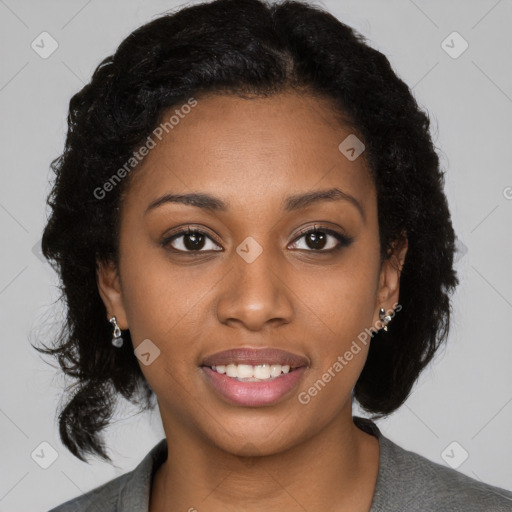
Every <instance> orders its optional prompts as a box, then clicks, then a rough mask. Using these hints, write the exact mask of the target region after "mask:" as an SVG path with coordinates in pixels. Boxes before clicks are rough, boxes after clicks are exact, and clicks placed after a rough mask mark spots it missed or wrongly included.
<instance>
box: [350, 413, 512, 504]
mask: <svg viewBox="0 0 512 512" xmlns="http://www.w3.org/2000/svg"><path fill="white" fill-rule="evenodd" d="M354 422H355V424H356V425H357V426H358V427H359V428H361V429H362V430H363V431H365V432H367V433H369V434H372V435H374V436H376V437H377V438H378V439H379V445H380V457H379V472H378V476H377V485H376V488H375V493H374V497H373V501H372V506H371V509H370V512H484V511H485V512H487V511H491V512H512V492H510V491H507V490H505V489H502V488H500V487H494V486H492V485H489V484H485V483H483V482H480V481H479V480H475V479H474V478H471V477H469V476H467V475H464V474H463V473H460V472H459V471H456V470H455V469H452V468H449V467H447V466H443V465H442V464H438V463H437V462H432V461H431V460H429V459H427V458H426V457H423V456H422V455H419V454H418V453H414V452H411V451H409V450H406V449H404V448H402V447H401V446H399V445H397V444H396V443H394V442H393V441H391V440H390V439H388V438H387V437H385V436H384V435H383V434H382V432H381V431H380V430H379V428H378V427H377V425H376V424H375V423H374V422H373V421H371V420H369V419H367V418H360V417H354Z"/></svg>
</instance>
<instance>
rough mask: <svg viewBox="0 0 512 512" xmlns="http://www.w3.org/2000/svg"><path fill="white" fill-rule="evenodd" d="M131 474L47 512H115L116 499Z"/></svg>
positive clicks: (115, 479)
mask: <svg viewBox="0 0 512 512" xmlns="http://www.w3.org/2000/svg"><path fill="white" fill-rule="evenodd" d="M131 475H132V472H130V473H126V474H124V475H121V476H119V477H117V478H114V479H113V480H110V481H109V482H106V483H105V484H103V485H100V486H99V487H96V488H95V489H92V490H90V491H89V492H87V493H85V494H82V495H81V496H78V497H77V498H73V499H71V500H69V501H66V502H65V503H62V504H61V505H59V506H57V507H55V508H52V509H51V510H49V511H48V512H93V511H94V512H97V511H98V510H101V511H102V512H114V511H116V510H117V505H116V503H117V498H118V496H119V492H120V490H121V489H122V488H123V487H124V486H125V484H126V481H127V480H128V479H129V478H130V477H131Z"/></svg>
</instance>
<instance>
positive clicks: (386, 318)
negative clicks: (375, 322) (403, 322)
mask: <svg viewBox="0 0 512 512" xmlns="http://www.w3.org/2000/svg"><path fill="white" fill-rule="evenodd" d="M379 318H380V319H381V320H382V321H383V322H384V327H383V329H384V330H385V331H386V332H387V330H388V324H389V322H391V317H390V316H389V315H386V310H385V309H384V308H380V309H379Z"/></svg>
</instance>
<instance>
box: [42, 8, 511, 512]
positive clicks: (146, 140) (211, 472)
mask: <svg viewBox="0 0 512 512" xmlns="http://www.w3.org/2000/svg"><path fill="white" fill-rule="evenodd" d="M68 121H69V131H68V136H67V140H66V147H65V151H64V153H63V154H62V156H61V157H59V158H58V159H57V160H55V161H54V162H53V163H52V167H53V169H54V170H55V172H56V181H55V185H54V188H53V191H52V194H51V197H50V199H49V203H50V205H51V207H52V214H51V217H50V219H49V222H48V225H47V226H46V229H45V232H44V237H43V251H44V254H45V256H46V257H47V258H48V259H49V260H50V261H52V262H54V264H55V268H56V270H57V271H58V272H59V273H60V276H61V278H62V282H63V291H64V295H65V299H66V304H67V308H68V321H67V325H66V327H65V329H63V331H62V335H61V337H60V339H59V341H58V346H57V347H55V349H53V350H52V349H50V350H48V353H51V354H54V355H55V356H56V357H58V358H59V362H60V364H61V366H62V368H63V370H64V371H65V372H66V373H67V374H69V375H72V376H74V377H76V378H77V380H78V381H77V387H76V390H75V391H74V392H73V395H72V396H71V397H70V400H69V402H68V403H67V405H66V406H65V407H64V408H63V409H62V411H61V412H60V416H59V420H60V435H61V439H62V441H63V443H64V444H65V445H66V446H67V447H68V448H69V450H70V451H71V452H72V453H73V454H74V455H75V456H77V457H78V458H80V459H81V460H84V461H85V460H86V459H85V454H86V453H91V454H97V455H98V456H100V457H102V458H104V459H105V460H110V459H109V457H108V456H107V454H106V452H105V448H104V445H103V443H102V441H101V438H100V433H101V430H102V429H104V428H105V427H106V426H107V425H108V420H109V418H110V415H111V413H112V409H113V405H114V403H115V398H116V396H117V395H118V394H121V395H122V396H123V397H125V398H127V399H129V400H131V401H133V402H134V403H138V404H140V405H141V409H142V410H144V409H148V408H151V407H154V405H155V403H154V399H155V398H156V402H157V403H158V407H159V411H160V414H161V417H162V422H163V426H164V431H165V439H163V440H162V441H161V442H160V443H159V444H157V445H156V446H155V447H154V448H153V449H152V450H151V452H150V453H148V455H147V456H146V457H145V458H144V460H143V461H142V462H141V463H140V465H139V466H137V468H136V469H135V470H134V471H132V472H130V473H127V474H125V475H122V476H120V477H118V478H116V479H114V480H112V481H110V482H107V483H106V484H104V485H102V486H101V487H99V488H97V489H95V490H93V491H90V492H88V493H86V494H85V495H82V496H79V497H77V498H75V499H73V500H70V501H69V502H67V503H65V504H62V505H61V506H59V507H57V508H54V509H53V511H54V512H55V511H58V512H65V511H71V510H87V511H93V510H102V511H120V510H127V511H128V510H129V511H133V512H143V511H144V512H146V511H150V512H160V511H164V510H165V511H178V510H189V511H193V510H199V511H201V510H208V511H209V512H215V511H218V510H223V511H225V510H236V511H238V510H244V511H256V510H266V511H272V510H276V511H277V510H293V511H295V510H297V511H299V510H301V511H302V510H308V511H316V510H332V511H334V510H336V511H337V510H350V511H356V512H363V511H364V512H368V511H370V512H377V511H399V510H403V511H406V510H407V511H415V510H417V511H420V510H421V511H434V510H435V511H440V510H441V511H442V510H450V511H451V510H465V511H472V510H475V511H476V510H478V511H481V510H493V511H502V510H503V511H504V510H512V501H511V499H512V493H510V492H508V491H506V490H504V489H500V488H497V487H493V486H490V485H487V484H484V483H481V482H478V481H476V480H473V479H471V478H469V477H467V476H464V475H463V474H461V473H458V472H456V471H455V470H452V469H449V468H447V467H444V466H441V465H439V464H435V463H433V462H431V461H429V460H427V459H425V458H424V457H421V456H420V455H417V454H414V453H412V452H409V451H406V450H404V449H402V448H401V447H399V446H398V445H396V444H395V443H393V442H392V441H391V440H389V439H387V438H386V437H385V436H383V435H382V433H381V432H380V430H379V429H378V427H377V426H376V425H375V423H374V422H373V421H372V420H369V419H363V418H358V417H353V415H352V403H353V400H357V402H358V403H359V404H360V405H361V406H362V407H363V408H364V409H365V410H366V411H368V412H369V413H371V414H373V416H372V419H377V418H379V417H383V416H385V415H388V414H390V413H391V412H393V411H395V410H396V409H397V408H398V407H399V406H400V405H401V404H403V402H404V401H405V400H406V398H407V397H408V395H409V393H410V390H411V388H412V386H413V384H414V382H415V381H416V379H417V378H418V376H419V374H420V372H421V371H422V370H423V369H424V368H425V367H426V365H427V364H428V363H429V362H430V361H431V359H432V357H433V356H434V354H435V352H436V350H437V348H438V347H439V345H440V344H441V343H442V342H443V341H445V339H446V337H447V333H448V328H449V319H450V294H451V293H452V292H453V290H454V288H455V287H456V285H457V283H458V280H457V277H456V274H455V272H454V269H453V255H454V239H455V236H454V232H453V228H452V224H451V220H450V213H449V210H448V206H447V201H446V197H445V195H444V192H443V183H444V181H443V174H442V172H441V170H440V169H439V162H438V157H437V155H436V153H435V150H434V147H433V143H432V140H431V138H430V135H429V120H428V117H427V115H426V114H425V113H424V112H422V111H421V110H420V109H419V107H418V105H417V104H416V102H415V100H414V98H413V97H412V95H411V93H410V90H409V89H408V87H407V86H406V85H405V84H404V83H403V82H402V81H401V80H400V79H399V78H398V77H397V76H396V75H395V73H394V72H393V71H392V69H391V67H390V65H389V62H388V60H387V59H386V57H384V56H383V55H382V54H381V53H379V52H378V51H376V50H374V49H372V48H371V47H369V46H368V45H366V43H365V41H364V39H363V38H362V36H360V35H359V34H357V33H356V32H354V31H353V30H352V29H350V28H349V27H347V26H346V25H344V24H342V23H341V22H339V21H338V20H337V19H335V18H334V17H333V16H331V15H330V14H328V13H326V12H324V11H322V10H321V9H319V8H317V7H312V6H308V5H307V4H305V3H299V2H284V3H282V4H266V3H263V2H262V1H260V0H236V1H234V0H216V1H214V2H211V3H208V4H198V5H195V6H192V7H187V8H184V9H182V10H181V11H178V12H176V13H174V14H170V15H165V16H162V17H160V18H159V19H156V20H154V21H152V22H150V23H148V24H147V25H144V26H143V27H140V28H139V29H138V30H136V31H135V32H134V33H133V34H131V35H130V36H129V37H128V38H126V39H125V40H124V41H123V42H122V44H121V45H120V47H119V48H118V50H117V51H116V53H115V54H114V55H113V56H111V57H107V58H106V59H105V60H104V61H103V62H102V63H101V64H100V65H99V66H98V68H97V69H96V71H95V73H94V76H93V78H92V80H91V82H90V83H89V84H87V85H86V86H85V87H84V88H83V89H82V90H81V91H80V92H78V93H77V94H76V95H75V96H74V97H73V98H72V100H71V102H70V110H69V119H68ZM110 340H111V342H110Z"/></svg>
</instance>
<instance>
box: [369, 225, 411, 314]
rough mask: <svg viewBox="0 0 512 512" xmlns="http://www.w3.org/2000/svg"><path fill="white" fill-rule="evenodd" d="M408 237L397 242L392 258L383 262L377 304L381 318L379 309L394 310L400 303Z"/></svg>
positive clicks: (393, 246) (404, 236)
mask: <svg viewBox="0 0 512 512" xmlns="http://www.w3.org/2000/svg"><path fill="white" fill-rule="evenodd" d="M408 246H409V244H408V240H407V236H406V235H405V234H404V235H403V238H401V239H400V240H397V241H395V242H394V243H393V245H392V251H391V256H390V257H389V258H388V259H386V260H385V261H383V263H382V266H381V270H380V276H379V287H378V292H377V303H376V304H375V306H376V309H377V313H376V318H379V314H378V312H379V309H380V308H384V309H385V310H386V312H388V311H389V310H393V309H394V306H396V304H397V303H398V296H399V292H400V275H401V273H402V268H403V266H404V262H405V255H406V254H407V248H408Z"/></svg>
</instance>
